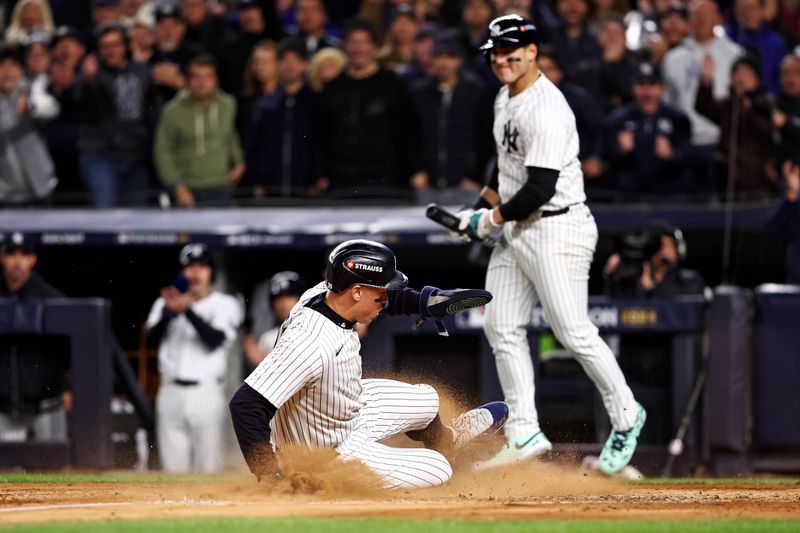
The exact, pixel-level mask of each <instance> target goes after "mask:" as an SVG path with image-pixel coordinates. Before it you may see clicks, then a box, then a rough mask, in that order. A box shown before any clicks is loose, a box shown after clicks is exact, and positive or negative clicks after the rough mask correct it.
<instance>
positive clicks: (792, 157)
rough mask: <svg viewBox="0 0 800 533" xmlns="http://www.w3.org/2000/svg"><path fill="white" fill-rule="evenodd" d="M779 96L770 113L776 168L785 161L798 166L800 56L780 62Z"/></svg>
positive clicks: (793, 56) (799, 152)
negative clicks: (775, 152)
mask: <svg viewBox="0 0 800 533" xmlns="http://www.w3.org/2000/svg"><path fill="white" fill-rule="evenodd" d="M781 88H782V91H781V94H780V96H779V97H778V102H777V106H776V107H777V108H776V110H775V111H774V112H773V113H772V124H773V126H774V127H775V129H776V133H777V141H778V142H777V151H778V154H777V155H778V158H777V162H778V168H782V167H783V164H784V163H785V162H786V161H791V162H792V163H793V164H795V165H797V164H800V56H799V55H795V54H790V55H788V56H786V57H785V58H783V61H782V62H781Z"/></svg>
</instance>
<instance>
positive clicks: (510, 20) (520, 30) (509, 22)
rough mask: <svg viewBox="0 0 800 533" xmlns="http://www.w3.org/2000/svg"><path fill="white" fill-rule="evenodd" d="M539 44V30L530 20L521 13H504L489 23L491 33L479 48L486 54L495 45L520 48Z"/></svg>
mask: <svg viewBox="0 0 800 533" xmlns="http://www.w3.org/2000/svg"><path fill="white" fill-rule="evenodd" d="M529 44H535V45H538V44H539V31H538V30H537V29H536V26H535V25H534V23H533V22H531V21H530V20H528V19H526V18H524V17H521V16H519V15H504V16H502V17H497V18H496V19H494V20H493V21H491V22H490V23H489V34H488V35H487V36H486V40H485V41H484V43H483V44H482V45H481V46H480V48H479V50H480V51H481V52H483V53H484V54H487V55H488V54H489V52H490V51H491V50H492V49H493V48H495V47H505V48H519V47H521V46H527V45H529Z"/></svg>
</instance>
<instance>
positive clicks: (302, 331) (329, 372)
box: [245, 283, 364, 448]
mask: <svg viewBox="0 0 800 533" xmlns="http://www.w3.org/2000/svg"><path fill="white" fill-rule="evenodd" d="M325 292H326V288H325V284H324V283H320V284H319V285H317V286H315V287H312V288H311V289H309V290H307V291H306V292H305V293H304V294H303V296H302V297H301V298H300V301H299V302H298V303H297V304H296V305H295V306H294V308H293V309H292V311H291V313H290V314H289V318H287V319H286V321H285V322H284V323H283V325H282V326H281V333H280V335H279V337H278V341H277V343H276V345H275V347H274V348H273V350H272V351H271V352H270V353H269V354H268V355H267V357H266V358H265V359H264V360H263V361H262V362H261V364H259V365H258V367H256V369H255V370H253V372H252V373H251V374H250V376H248V377H247V379H246V380H245V382H246V383H247V384H248V385H250V386H251V387H253V388H254V389H255V390H256V391H258V392H259V393H261V394H262V395H263V396H264V397H265V398H266V399H267V400H269V401H270V402H271V403H272V405H274V406H275V407H277V408H278V412H277V414H276V415H275V418H273V420H272V423H271V426H272V438H273V442H274V444H275V445H276V446H277V447H280V446H281V445H284V444H288V443H294V444H302V445H304V446H308V447H314V448H316V447H337V446H339V445H340V444H341V443H342V442H343V441H344V440H345V439H346V438H347V437H348V435H349V434H350V433H351V432H352V431H353V429H354V428H355V426H356V421H357V417H358V413H359V410H360V409H361V408H362V407H363V405H364V403H363V401H362V400H361V398H360V396H361V391H362V384H361V355H360V353H359V351H360V349H361V342H360V341H359V338H358V334H357V333H356V331H355V329H354V324H353V323H352V322H346V321H341V322H340V323H337V322H334V321H333V320H331V319H330V318H328V317H326V316H324V315H323V314H322V313H320V312H319V311H317V310H315V309H313V308H312V307H309V303H311V302H312V301H313V300H314V299H315V298H324V295H325Z"/></svg>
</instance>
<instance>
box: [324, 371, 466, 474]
mask: <svg viewBox="0 0 800 533" xmlns="http://www.w3.org/2000/svg"><path fill="white" fill-rule="evenodd" d="M362 385H363V391H362V393H361V395H362V396H361V397H362V399H363V400H364V402H365V404H364V407H362V408H361V411H360V412H359V415H358V425H357V426H356V429H355V430H354V431H353V433H352V434H351V435H350V436H349V437H348V440H347V442H345V443H344V444H343V445H342V446H340V447H339V453H341V454H342V456H343V457H344V458H345V459H350V458H354V459H358V460H360V461H362V462H363V463H364V464H366V465H367V466H368V467H369V468H370V469H371V470H373V471H374V472H375V473H377V474H378V475H379V476H380V478H381V480H382V481H383V483H384V485H385V486H386V487H387V488H423V487H436V486H439V485H443V484H445V483H447V481H448V480H449V479H450V476H452V474H453V470H452V468H451V466H450V463H449V462H448V461H447V459H445V457H444V456H443V455H442V454H440V453H439V452H437V451H435V450H429V449H427V448H391V447H389V446H386V445H384V444H379V443H378V442H377V441H379V440H382V439H385V438H388V437H391V436H392V435H397V434H400V433H405V432H406V431H412V430H416V429H424V428H426V427H427V426H428V424H430V422H431V420H433V418H434V417H435V416H436V414H437V413H438V412H439V395H438V394H437V393H436V390H435V389H434V388H433V387H431V386H430V385H423V384H418V385H411V384H408V383H403V382H400V381H394V380H389V379H365V380H363V381H362Z"/></svg>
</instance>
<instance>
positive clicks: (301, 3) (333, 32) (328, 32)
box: [295, 0, 342, 54]
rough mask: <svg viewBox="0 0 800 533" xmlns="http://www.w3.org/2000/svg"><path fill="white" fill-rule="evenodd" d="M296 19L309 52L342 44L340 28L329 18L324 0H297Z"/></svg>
mask: <svg viewBox="0 0 800 533" xmlns="http://www.w3.org/2000/svg"><path fill="white" fill-rule="evenodd" d="M295 21H296V23H297V35H298V36H300V37H301V38H302V39H303V40H304V41H305V44H306V51H307V53H309V54H313V53H314V52H316V51H317V50H321V49H322V48H326V47H328V46H333V47H336V48H338V47H340V46H341V44H342V41H341V39H340V38H339V37H340V35H338V28H337V27H336V25H335V24H332V23H331V22H330V21H329V20H328V13H327V11H326V7H325V4H324V3H323V2H322V0H297V11H296V13H295Z"/></svg>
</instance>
